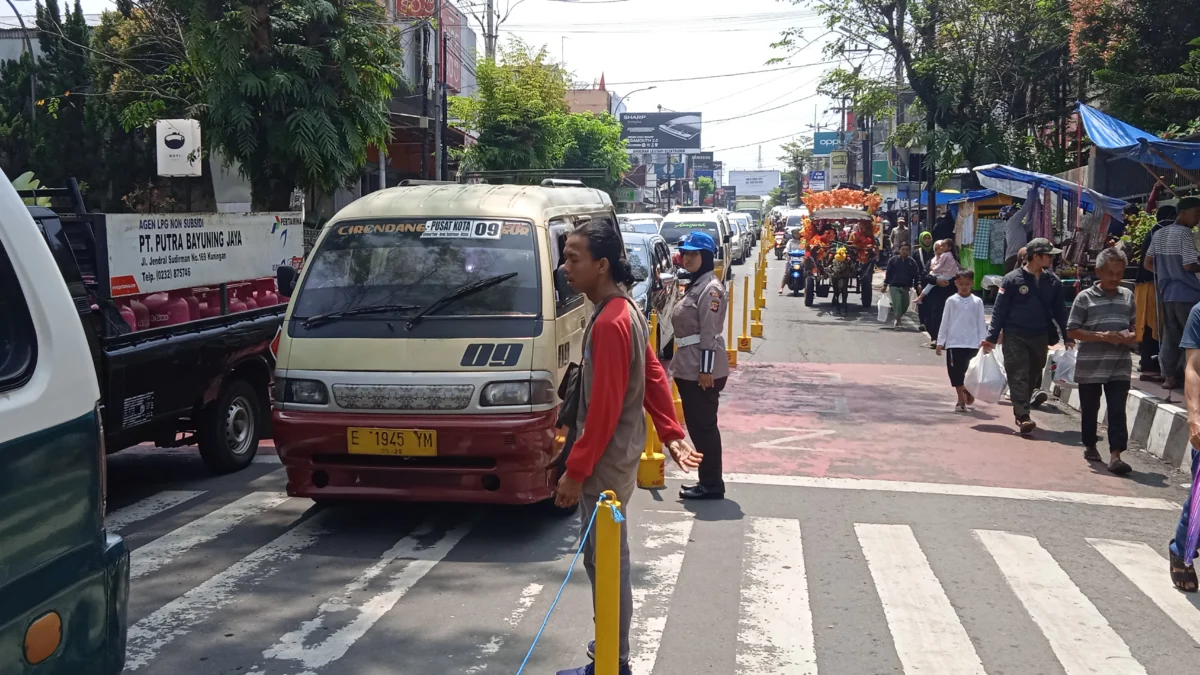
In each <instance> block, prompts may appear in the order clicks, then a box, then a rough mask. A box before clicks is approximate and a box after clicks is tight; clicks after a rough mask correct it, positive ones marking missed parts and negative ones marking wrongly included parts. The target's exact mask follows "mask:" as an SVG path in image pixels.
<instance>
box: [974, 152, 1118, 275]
mask: <svg viewBox="0 0 1200 675" xmlns="http://www.w3.org/2000/svg"><path fill="white" fill-rule="evenodd" d="M972 170H973V171H974V172H975V175H976V176H978V178H979V183H980V185H982V186H983V187H985V188H987V189H989V190H994V191H996V192H997V193H999V194H1003V195H1008V196H1009V197H1016V198H1019V199H1023V200H1024V201H1025V206H1024V207H1023V208H1022V213H1024V214H1025V216H1024V217H1026V218H1028V219H1029V220H1028V221H1027V222H1030V223H1031V225H1032V230H1033V237H1035V238H1036V237H1041V238H1044V239H1049V240H1050V241H1052V242H1054V243H1055V244H1056V245H1058V246H1060V247H1061V248H1062V249H1063V255H1062V258H1061V265H1060V267H1059V269H1057V270H1056V272H1057V273H1058V275H1059V277H1060V278H1062V280H1063V285H1064V286H1068V287H1073V286H1074V285H1075V283H1076V281H1078V278H1079V270H1080V269H1084V270H1087V269H1090V268H1091V267H1092V264H1093V262H1094V261H1095V257H1096V255H1097V254H1099V252H1100V251H1101V250H1102V249H1103V248H1104V246H1105V245H1106V244H1107V239H1108V230H1109V225H1111V224H1112V222H1113V221H1114V220H1115V221H1122V220H1123V219H1124V215H1123V214H1122V209H1124V207H1125V202H1124V201H1122V200H1120V199H1116V198H1114V197H1109V196H1106V195H1102V194H1100V193H1098V192H1096V191H1095V190H1091V189H1088V188H1086V187H1083V186H1082V185H1079V184H1077V183H1072V182H1071V181H1069V180H1066V179H1064V178H1059V177H1058V176H1051V175H1049V174H1044V173H1039V172H1037V171H1028V170H1025V169H1018V168H1016V167H1011V166H1007V165H1004V164H986V165H983V166H977V167H975V168H974V169H972ZM999 224H1000V225H1001V226H1002V227H1003V226H1004V223H1003V222H1000V223H999Z"/></svg>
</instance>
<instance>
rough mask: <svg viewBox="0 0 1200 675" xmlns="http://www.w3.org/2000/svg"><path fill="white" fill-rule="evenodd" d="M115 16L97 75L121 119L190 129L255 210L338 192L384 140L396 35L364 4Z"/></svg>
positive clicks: (149, 8) (204, 7)
mask: <svg viewBox="0 0 1200 675" xmlns="http://www.w3.org/2000/svg"><path fill="white" fill-rule="evenodd" d="M120 14H121V15H122V16H121V19H120V20H117V19H115V18H114V19H113V20H112V23H113V25H112V26H111V27H110V29H109V30H108V31H107V32H106V34H105V37H106V38H107V40H108V43H107V45H106V48H108V49H110V50H111V51H109V52H107V56H108V63H110V64H112V67H111V68H110V69H108V72H102V73H100V74H99V77H100V78H101V79H102V81H104V83H105V84H106V86H107V87H108V88H109V89H108V93H109V95H111V96H112V97H114V98H115V99H117V100H119V101H120V112H119V114H118V115H119V118H120V120H121V122H122V123H123V124H124V126H125V127H126V129H128V130H132V129H136V128H147V129H148V128H149V127H150V126H151V125H153V123H154V122H155V121H156V120H158V119H162V118H164V117H169V116H182V117H192V118H195V119H198V120H200V123H201V128H202V129H203V130H204V142H205V145H206V146H207V147H208V148H210V149H213V148H215V149H219V150H220V151H221V153H222V154H223V155H224V156H226V157H228V158H231V159H233V160H236V161H237V162H238V164H239V166H240V170H241V172H242V175H243V177H245V178H246V179H247V180H248V181H249V182H250V185H251V190H252V195H253V203H254V207H255V208H257V209H266V210H286V209H287V208H289V204H290V198H291V194H292V191H293V190H294V189H295V188H297V187H299V188H301V189H304V190H306V191H322V192H332V191H333V190H335V189H337V188H339V187H343V186H345V185H346V184H347V183H349V182H350V181H351V180H353V179H354V178H356V177H357V176H358V175H359V172H360V171H361V170H362V168H363V166H364V165H365V164H366V153H367V148H368V147H369V146H371V145H375V146H377V147H378V146H382V145H384V144H385V143H386V142H387V141H388V139H389V138H390V135H391V124H390V117H389V112H388V104H389V103H390V101H391V99H392V96H393V94H394V92H395V91H396V90H397V89H400V88H401V87H402V86H403V85H404V83H403V81H402V75H401V70H400V65H399V64H400V63H402V52H401V47H400V40H401V37H400V34H399V31H398V30H396V29H395V28H394V27H392V26H389V25H387V23H386V21H385V15H384V10H383V7H382V6H381V5H379V4H378V3H376V2H373V1H372V0H242V1H232V0H224V1H223V0H205V1H203V2H188V1H187V0H141V1H140V2H137V3H135V4H132V5H126V6H123V7H122V8H121V12H120Z"/></svg>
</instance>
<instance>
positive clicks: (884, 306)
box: [875, 295, 892, 323]
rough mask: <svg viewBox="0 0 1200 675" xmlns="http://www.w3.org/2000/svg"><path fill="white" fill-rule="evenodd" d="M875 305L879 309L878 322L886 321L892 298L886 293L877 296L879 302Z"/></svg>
mask: <svg viewBox="0 0 1200 675" xmlns="http://www.w3.org/2000/svg"><path fill="white" fill-rule="evenodd" d="M875 307H876V308H877V309H878V311H879V315H878V317H877V318H878V319H879V322H880V323H887V320H888V312H889V311H891V309H892V298H891V297H890V296H888V295H881V296H879V302H877V303H875Z"/></svg>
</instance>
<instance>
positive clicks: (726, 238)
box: [725, 234, 733, 244]
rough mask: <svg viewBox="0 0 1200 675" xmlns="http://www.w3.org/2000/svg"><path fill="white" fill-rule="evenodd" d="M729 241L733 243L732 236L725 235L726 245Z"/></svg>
mask: <svg viewBox="0 0 1200 675" xmlns="http://www.w3.org/2000/svg"><path fill="white" fill-rule="evenodd" d="M731 241H733V235H732V234H727V235H725V243H726V244H728V243H729V242H731Z"/></svg>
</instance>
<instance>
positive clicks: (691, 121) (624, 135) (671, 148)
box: [621, 112, 700, 153]
mask: <svg viewBox="0 0 1200 675" xmlns="http://www.w3.org/2000/svg"><path fill="white" fill-rule="evenodd" d="M621 139H622V140H624V141H625V144H626V145H625V149H626V150H628V151H630V152H635V153H637V152H657V153H665V152H687V153H695V152H700V113H698V112H692V113H688V112H659V113H621Z"/></svg>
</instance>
